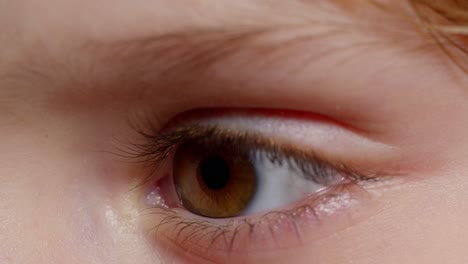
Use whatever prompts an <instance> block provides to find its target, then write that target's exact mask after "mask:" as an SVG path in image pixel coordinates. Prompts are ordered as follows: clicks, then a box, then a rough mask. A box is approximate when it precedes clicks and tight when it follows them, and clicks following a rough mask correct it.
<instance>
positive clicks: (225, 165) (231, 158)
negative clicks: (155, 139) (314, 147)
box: [173, 133, 343, 218]
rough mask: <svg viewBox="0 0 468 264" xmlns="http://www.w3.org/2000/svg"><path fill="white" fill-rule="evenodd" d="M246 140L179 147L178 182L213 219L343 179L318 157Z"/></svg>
mask: <svg viewBox="0 0 468 264" xmlns="http://www.w3.org/2000/svg"><path fill="white" fill-rule="evenodd" d="M211 134H212V135H213V134H215V133H211ZM250 137H254V138H255V137H259V136H257V135H255V136H254V135H251V136H250ZM245 143H246V142H242V140H240V141H238V140H236V139H235V138H230V139H229V140H223V138H218V139H217V140H214V139H212V138H211V139H210V138H206V137H204V138H202V139H195V140H190V141H189V142H186V143H184V144H182V145H181V146H180V147H179V148H178V149H177V151H176V153H175V157H174V164H173V177H174V185H175V188H176V190H177V194H178V196H179V198H180V200H181V202H182V205H183V206H184V207H185V208H186V209H188V210H189V211H191V212H192V213H195V214H197V215H201V216H206V217H213V218H227V217H236V216H239V215H248V214H253V213H259V212H266V211H268V210H274V209H278V208H281V207H283V206H286V205H289V204H290V203H292V202H295V201H297V200H300V199H304V198H305V197H307V196H308V195H311V194H314V193H316V192H319V191H321V190H323V189H324V188H326V187H329V186H332V185H334V184H338V183H339V182H340V181H342V180H343V176H342V175H341V173H339V172H338V171H336V170H333V169H332V168H329V167H327V166H324V164H323V163H320V162H319V161H317V160H303V159H302V158H298V157H294V156H287V155H286V154H285V153H282V152H281V150H278V149H277V150H273V149H272V150H269V149H265V148H264V147H262V146H255V145H249V146H245V145H244V144H245Z"/></svg>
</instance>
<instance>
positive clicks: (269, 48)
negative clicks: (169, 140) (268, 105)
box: [78, 25, 350, 94]
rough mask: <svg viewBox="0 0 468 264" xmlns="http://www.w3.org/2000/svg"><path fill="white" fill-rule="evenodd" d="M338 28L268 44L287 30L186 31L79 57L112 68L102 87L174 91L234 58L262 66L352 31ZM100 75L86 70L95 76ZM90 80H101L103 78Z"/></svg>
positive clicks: (92, 47)
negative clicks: (292, 50) (299, 47)
mask: <svg viewBox="0 0 468 264" xmlns="http://www.w3.org/2000/svg"><path fill="white" fill-rule="evenodd" d="M334 27H335V29H334V30H331V28H332V27H331V26H330V25H328V29H329V30H322V31H320V32H317V33H316V34H304V36H297V37H296V36H295V37H289V38H284V39H276V40H265V39H264V38H265V37H268V36H271V35H274V34H275V33H279V32H281V31H284V30H288V28H289V27H268V28H266V27H259V28H245V29H234V30H225V29H224V30H194V31H184V32H177V33H170V34H163V35H158V36H152V37H148V38H141V39H131V40H123V41H118V42H112V43H87V44H86V45H84V46H82V47H81V48H80V49H81V50H80V52H78V53H80V54H81V53H83V52H84V53H86V54H88V57H90V58H92V61H91V62H90V63H88V64H86V66H85V67H102V65H109V66H110V67H112V68H113V70H112V71H109V72H108V74H109V75H108V76H107V78H106V79H107V80H106V79H105V80H103V81H104V83H106V82H107V81H108V80H110V81H112V82H114V83H115V82H117V83H119V84H125V83H126V82H131V83H132V84H134V83H139V84H140V86H141V87H140V88H142V89H145V87H146V88H151V89H153V88H154V86H155V85H160V86H162V85H166V86H171V87H174V86H180V85H183V84H186V83H191V84H192V85H193V86H195V85H196V84H197V83H203V82H204V81H206V80H207V79H211V78H213V77H214V76H212V72H213V70H214V67H215V66H216V65H217V64H218V63H222V62H223V61H226V60H229V59H230V58H234V57H236V56H237V59H238V61H243V62H239V67H245V66H247V65H249V64H250V66H252V64H253V63H254V61H255V63H256V64H261V63H260V61H262V60H265V61H266V60H268V59H269V58H274V57H280V56H281V55H280V54H281V53H282V52H285V51H287V50H288V48H290V47H293V46H295V45H300V44H301V43H304V42H307V41H311V40H313V39H323V38H325V37H327V36H332V35H336V34H337V33H338V32H343V31H346V28H347V27H348V29H349V27H350V25H347V26H346V25H343V26H339V25H334ZM247 54H248V55H247ZM96 62H97V63H96ZM242 63H245V65H243V64H242ZM99 71H100V69H95V70H90V69H88V70H87V72H89V73H91V74H92V73H93V72H99ZM101 76H102V75H101ZM135 78H137V79H135ZM92 79H93V80H99V77H95V78H92ZM154 80H158V81H157V82H155V81H154ZM98 86H109V85H106V84H102V85H98ZM93 87H96V84H94V85H93ZM131 93H132V94H134V93H135V90H134V89H132V91H131ZM142 93H143V94H144V91H143V92H142Z"/></svg>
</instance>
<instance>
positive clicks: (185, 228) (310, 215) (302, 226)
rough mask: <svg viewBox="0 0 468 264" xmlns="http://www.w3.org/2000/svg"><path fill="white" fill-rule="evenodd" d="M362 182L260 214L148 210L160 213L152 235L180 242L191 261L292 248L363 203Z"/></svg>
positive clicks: (322, 232)
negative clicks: (225, 215) (217, 216)
mask: <svg viewBox="0 0 468 264" xmlns="http://www.w3.org/2000/svg"><path fill="white" fill-rule="evenodd" d="M357 185H358V184H357V183H347V184H342V185H339V186H334V187H330V188H328V189H326V190H324V191H323V192H321V193H319V194H315V195H313V196H311V197H308V198H307V199H305V200H304V201H302V202H300V204H299V205H296V206H295V207H293V208H290V209H285V210H281V211H273V212H269V213H266V214H263V215H259V216H256V217H255V216H254V217H243V218H237V219H231V220H228V219H224V220H223V219H209V218H203V217H198V216H194V215H192V214H190V213H188V212H186V211H183V210H178V209H169V208H148V209H147V210H148V211H147V210H145V212H144V213H143V214H142V215H143V216H150V217H158V218H159V219H160V220H159V223H158V224H157V225H156V226H153V227H152V228H151V229H150V230H148V235H150V236H156V237H157V239H156V241H158V242H161V241H166V243H167V242H168V243H169V244H170V245H172V246H170V245H169V246H167V248H170V249H172V248H174V246H175V247H176V248H177V249H179V250H182V252H184V254H186V255H187V254H188V255H190V261H191V262H190V263H193V259H192V258H193V257H194V256H198V258H201V259H202V260H201V261H202V262H203V261H213V262H215V263H218V262H222V263H224V261H228V260H229V258H230V257H231V256H232V255H233V254H235V255H236V256H237V257H238V256H243V255H244V256H248V254H249V252H252V251H255V252H258V251H269V250H274V249H281V248H290V247H294V246H298V245H301V244H303V243H307V242H308V240H313V239H316V238H318V237H317V236H320V235H321V236H325V235H326V234H327V233H326V229H324V228H323V227H324V225H325V224H326V223H327V221H330V218H333V216H335V215H339V213H340V212H342V213H344V212H346V211H348V210H349V209H350V207H353V206H355V205H356V204H357V203H358V200H359V199H358V198H357V197H356V196H359V195H361V194H362V189H361V188H360V187H359V186H357ZM319 226H320V228H318V227H319ZM309 229H310V230H314V232H313V233H314V234H315V237H314V238H311V237H310V234H309V233H310V232H308V231H307V230H309ZM317 230H320V231H319V232H317ZM161 238H163V239H162V240H161Z"/></svg>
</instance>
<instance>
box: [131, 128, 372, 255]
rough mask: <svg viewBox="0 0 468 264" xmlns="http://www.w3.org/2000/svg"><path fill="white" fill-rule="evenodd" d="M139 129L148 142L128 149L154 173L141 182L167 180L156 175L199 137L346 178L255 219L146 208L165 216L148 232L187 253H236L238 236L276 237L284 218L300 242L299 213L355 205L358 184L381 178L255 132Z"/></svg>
mask: <svg viewBox="0 0 468 264" xmlns="http://www.w3.org/2000/svg"><path fill="white" fill-rule="evenodd" d="M138 132H139V134H141V135H142V136H143V137H144V139H145V141H144V143H142V144H134V145H133V148H132V151H130V152H127V153H131V154H132V157H133V158H134V159H136V160H137V161H139V162H144V163H147V164H149V166H150V168H151V169H150V173H149V174H148V175H147V176H146V177H145V178H144V181H143V183H142V184H141V185H142V186H143V185H145V184H146V183H153V182H156V181H161V180H164V179H156V176H155V175H156V174H157V173H156V172H157V171H158V170H159V168H160V167H161V166H162V165H163V164H164V163H165V162H166V161H167V160H169V159H170V157H171V155H172V154H173V153H174V152H175V150H177V147H178V146H180V145H181V144H183V143H184V142H187V141H189V140H201V141H204V142H207V143H209V144H210V145H215V146H216V145H219V146H222V145H226V144H229V145H232V146H238V147H239V148H247V150H248V151H251V149H254V151H258V150H260V151H265V152H267V153H269V155H271V156H269V158H271V159H272V160H275V161H277V162H284V161H286V162H296V164H297V165H298V167H299V169H300V170H301V171H302V172H303V173H304V175H311V177H315V178H313V180H316V179H324V177H327V176H329V175H330V172H331V171H334V172H333V173H339V174H340V175H343V181H342V182H340V183H338V184H336V185H333V186H330V187H327V188H326V189H324V190H322V191H320V192H318V193H315V194H313V195H311V196H309V197H307V198H306V199H305V200H303V201H301V202H300V203H299V205H297V204H296V206H295V207H293V208H289V209H285V210H278V211H271V212H268V213H265V214H263V215H261V216H259V217H256V218H250V217H249V216H241V217H238V218H233V219H228V220H227V219H224V220H221V221H220V220H218V219H211V218H203V217H199V216H193V215H189V216H186V215H187V214H190V213H188V212H184V211H183V210H182V212H181V211H180V209H178V208H165V207H156V208H154V207H150V208H147V209H146V210H145V211H144V213H143V215H147V214H149V215H159V216H160V217H162V220H161V221H160V222H159V223H158V224H157V225H155V226H154V227H153V228H151V229H150V230H149V231H148V232H149V233H152V232H155V233H157V234H163V235H164V236H166V237H167V238H169V239H170V240H171V241H172V242H173V243H175V244H176V245H179V246H180V247H181V248H186V249H188V251H190V250H193V247H200V245H205V247H204V248H202V249H201V250H204V251H206V250H208V249H210V250H213V247H215V248H216V247H217V249H219V250H220V251H223V252H232V251H233V250H236V249H235V248H236V247H237V246H236V241H237V240H238V239H241V238H239V236H247V239H249V240H251V239H252V236H253V234H254V233H256V231H257V230H264V231H265V230H266V231H267V232H270V233H271V236H272V238H273V240H274V241H276V238H275V234H274V232H273V231H272V228H273V227H274V225H277V224H278V223H279V222H280V221H281V223H280V224H281V225H283V226H289V227H292V228H293V229H294V232H293V233H295V235H296V236H297V241H298V242H299V243H302V242H303V241H302V238H301V232H300V230H299V229H298V227H297V223H296V221H299V220H298V218H299V217H301V215H302V216H305V217H306V218H308V219H311V220H312V221H316V222H317V221H320V220H322V218H324V217H326V216H327V212H326V209H325V210H323V212H320V206H322V205H324V204H326V203H327V202H329V201H331V200H333V199H349V201H350V203H352V202H353V196H354V194H356V193H359V192H361V191H362V188H361V187H360V183H363V182H369V181H376V180H378V179H379V177H376V176H370V175H369V174H363V173H359V172H358V171H357V170H355V169H351V168H350V167H348V166H346V165H345V164H344V163H336V162H335V163H332V162H329V161H328V160H327V159H325V158H322V157H320V156H319V155H317V154H315V153H312V152H311V151H302V150H298V148H294V147H290V146H288V145H286V144H278V143H276V142H275V141H273V140H268V139H265V138H264V137H262V136H261V135H258V134H255V133H248V132H239V131H233V130H229V129H223V128H220V127H217V126H208V127H205V126H199V125H190V126H183V127H182V128H178V129H175V130H168V132H158V133H152V132H150V133H145V132H143V131H141V130H139V131H138ZM164 177H166V178H167V177H170V176H164ZM168 185H169V184H168ZM335 209H336V208H335ZM341 209H346V208H341ZM337 210H340V208H338V209H337ZM226 221H227V223H226ZM220 222H221V223H220ZM240 234H243V235H240ZM202 241H203V242H202ZM275 244H277V242H275ZM214 245H216V246H214ZM276 246H277V245H276ZM237 250H239V249H237ZM195 251H196V250H195Z"/></svg>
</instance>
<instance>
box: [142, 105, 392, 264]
mask: <svg viewBox="0 0 468 264" xmlns="http://www.w3.org/2000/svg"><path fill="white" fill-rule="evenodd" d="M188 116H189V118H186V117H185V116H182V117H178V118H175V121H174V122H172V123H171V124H170V125H168V126H167V128H166V129H164V130H162V131H157V132H151V133H142V134H143V135H144V137H145V143H143V144H141V145H138V148H139V151H140V152H139V153H138V157H139V158H143V160H145V162H148V163H150V168H151V169H150V173H151V177H149V178H148V179H147V182H148V184H149V187H148V191H147V192H145V199H144V200H145V206H147V207H148V208H146V209H145V210H144V212H145V213H144V215H145V216H147V217H148V218H150V219H153V220H151V221H150V222H151V223H150V224H149V225H148V226H149V227H150V228H149V232H150V233H151V232H154V233H155V241H157V243H164V245H161V247H163V248H168V249H173V250H179V249H182V250H183V254H188V255H189V256H190V257H196V258H201V259H202V261H201V262H202V263H203V261H214V262H223V261H224V260H226V259H229V258H231V252H236V254H237V255H236V256H239V255H243V256H245V257H246V258H249V256H250V255H251V254H253V253H255V252H257V251H258V250H261V251H265V250H274V249H275V248H278V247H279V248H291V247H294V246H298V245H300V244H302V243H305V242H307V241H311V240H313V239H318V238H319V237H321V236H325V235H326V234H329V233H330V232H332V230H335V229H338V227H339V226H340V225H341V226H345V225H347V224H348V223H349V221H350V219H354V218H355V217H356V215H359V214H355V210H354V211H353V208H355V209H356V208H358V207H359V205H360V203H361V202H362V201H364V199H363V197H365V196H367V195H368V194H367V192H366V191H365V189H366V188H367V186H372V185H373V183H377V182H379V181H380V180H381V179H384V178H385V177H383V176H382V175H377V174H375V173H373V172H372V171H371V170H364V169H357V168H356V167H354V166H350V165H349V164H347V163H346V162H343V161H342V159H339V158H333V157H330V155H324V154H322V155H320V154H319V153H320V150H322V149H324V146H327V145H330V146H333V145H336V144H337V143H336V142H340V144H341V143H342V144H344V145H347V144H349V143H347V142H358V143H359V142H365V141H364V140H362V138H356V137H354V136H347V134H346V133H345V132H343V131H338V132H337V133H335V132H334V131H332V130H331V129H330V127H335V125H333V124H330V125H327V126H315V127H312V128H311V127H308V126H307V125H305V124H304V122H302V121H298V122H296V121H291V118H284V117H280V118H276V117H273V118H272V117H269V116H267V115H262V114H259V115H257V116H253V115H248V114H246V113H245V112H240V113H228V114H226V113H225V112H222V115H221V117H212V116H208V117H207V116H204V115H199V116H197V115H196V114H195V115H194V116H195V117H193V115H188ZM305 122H306V123H307V122H308V121H305ZM276 124H280V125H281V126H282V127H280V126H276ZM314 130H316V131H319V132H317V133H315V134H313V133H312V134H310V133H309V132H310V131H314ZM304 131H306V132H305V133H304ZM350 135H351V134H350ZM298 139H299V140H298ZM312 139H313V140H315V142H317V144H316V145H317V147H316V148H315V147H313V146H312V147H311V144H310V142H313V140H312ZM301 141H302V142H303V143H304V144H300V142H301ZM324 142H325V143H324ZM327 142H329V143H327ZM349 145H351V144H349ZM364 145H366V146H367V145H371V143H368V142H365V143H364ZM354 146H356V145H354ZM379 146H380V145H379ZM356 150H357V149H356ZM353 153H354V152H353ZM356 153H358V151H357V152H356ZM325 157H327V158H325ZM364 186H366V188H364ZM340 215H343V217H340ZM325 223H326V224H325ZM331 223H333V224H331ZM151 224H152V225H151ZM164 241H167V244H166V242H164ZM174 245H175V246H176V249H174ZM177 248H178V249H177ZM177 254H179V253H177ZM189 260H192V259H190V258H189Z"/></svg>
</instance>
